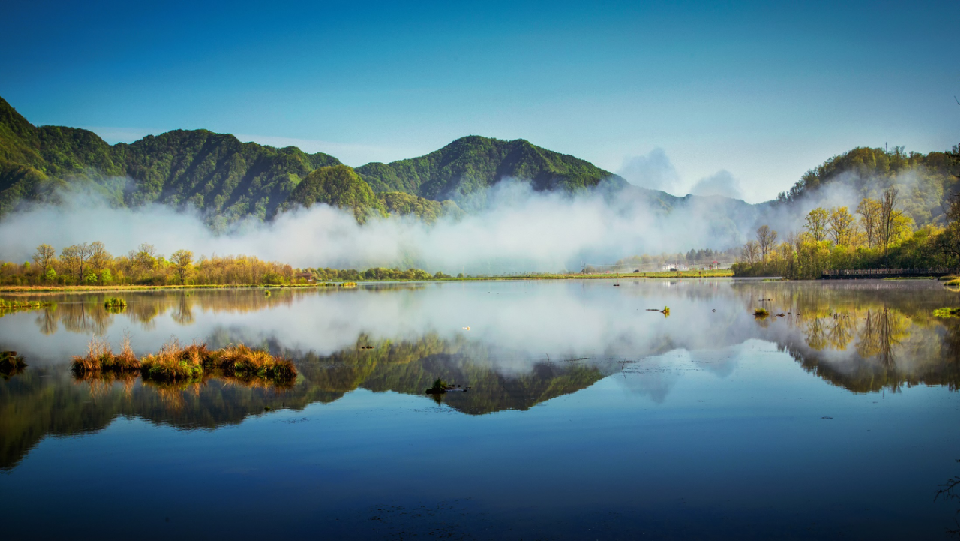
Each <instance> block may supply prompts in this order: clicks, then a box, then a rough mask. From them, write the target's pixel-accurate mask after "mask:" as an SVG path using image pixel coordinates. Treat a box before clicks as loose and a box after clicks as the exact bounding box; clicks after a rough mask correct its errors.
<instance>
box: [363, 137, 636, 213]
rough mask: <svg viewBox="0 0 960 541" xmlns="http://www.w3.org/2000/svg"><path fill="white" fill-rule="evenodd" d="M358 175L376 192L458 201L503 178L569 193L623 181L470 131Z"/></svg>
mask: <svg viewBox="0 0 960 541" xmlns="http://www.w3.org/2000/svg"><path fill="white" fill-rule="evenodd" d="M357 173H359V174H360V176H361V177H362V178H363V179H364V180H365V181H367V183H369V184H370V186H371V187H372V188H373V189H374V191H377V192H391V191H395V192H405V193H409V194H414V195H418V196H420V197H424V198H426V199H433V200H440V199H453V200H455V201H456V200H459V199H461V198H462V197H463V196H466V195H469V194H472V193H475V192H477V191H479V190H482V189H484V188H487V187H489V186H492V185H493V184H496V183H497V182H499V181H500V180H502V179H504V178H515V179H518V180H526V181H529V182H531V184H532V185H533V188H534V189H535V190H557V189H564V190H568V191H575V190H581V189H584V188H591V187H594V186H597V185H598V184H599V183H600V182H601V181H602V180H608V181H609V182H611V183H612V184H613V185H614V186H617V187H623V186H625V185H626V184H627V183H626V181H625V180H623V179H622V178H620V177H618V176H617V175H614V174H613V173H610V172H609V171H604V170H603V169H600V168H599V167H597V166H595V165H593V164H592V163H590V162H587V161H584V160H581V159H579V158H575V157H573V156H569V155H567V154H560V153H558V152H553V151H551V150H547V149H545V148H541V147H538V146H536V145H533V144H531V143H530V142H528V141H524V140H523V139H517V140H515V141H501V140H499V139H492V138H489V137H480V136H477V135H471V136H469V137H462V138H460V139H457V140H456V141H454V142H452V143H450V144H449V145H447V146H445V147H443V148H441V149H440V150H437V151H434V152H431V153H430V154H427V155H426V156H421V157H419V158H410V159H407V160H400V161H396V162H391V163H389V164H384V163H379V162H374V163H369V164H367V165H364V166H361V167H358V168H357Z"/></svg>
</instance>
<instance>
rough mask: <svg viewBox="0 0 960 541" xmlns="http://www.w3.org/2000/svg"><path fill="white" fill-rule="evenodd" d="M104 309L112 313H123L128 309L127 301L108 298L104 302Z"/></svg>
mask: <svg viewBox="0 0 960 541" xmlns="http://www.w3.org/2000/svg"><path fill="white" fill-rule="evenodd" d="M103 307H104V308H106V309H107V310H108V311H110V312H122V311H124V310H126V309H127V301H125V300H123V299H121V298H119V297H107V298H106V299H104V301H103Z"/></svg>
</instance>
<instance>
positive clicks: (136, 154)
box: [0, 98, 340, 222]
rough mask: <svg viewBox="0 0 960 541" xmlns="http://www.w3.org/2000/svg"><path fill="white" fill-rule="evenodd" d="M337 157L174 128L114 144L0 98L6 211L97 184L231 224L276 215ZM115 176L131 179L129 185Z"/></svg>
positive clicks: (124, 201) (128, 200) (0, 188)
mask: <svg viewBox="0 0 960 541" xmlns="http://www.w3.org/2000/svg"><path fill="white" fill-rule="evenodd" d="M339 163H340V162H339V160H337V159H336V158H334V157H333V156H330V155H327V154H323V153H316V154H307V153H305V152H303V151H301V150H300V149H298V148H296V147H287V148H282V149H278V148H273V147H269V146H262V145H258V144H255V143H241V142H240V141H239V140H238V139H237V138H236V137H234V136H232V135H224V134H216V133H213V132H210V131H207V130H194V131H184V130H176V131H172V132H167V133H164V134H161V135H158V136H152V135H151V136H147V137H145V138H143V139H141V140H139V141H136V142H134V143H132V144H122V143H121V144H117V145H113V146H111V145H108V144H107V143H106V142H104V141H103V140H102V139H100V137H98V136H97V135H96V134H95V133H93V132H90V131H87V130H81V129H75V128H63V127H57V126H42V127H39V128H38V127H35V126H33V125H32V124H30V123H29V122H28V121H27V120H26V119H25V118H23V116H21V115H20V114H19V113H17V112H16V110H14V109H13V107H11V106H10V105H9V104H8V103H7V102H6V101H3V99H2V98H0V215H2V214H3V213H6V212H9V211H10V210H12V209H13V208H14V207H15V205H17V204H18V203H19V202H20V201H21V200H44V199H45V198H46V197H48V196H50V194H52V193H53V192H54V191H55V189H56V188H63V187H70V188H73V189H92V190H94V191H95V192H100V193H102V194H103V195H106V196H107V197H108V198H109V199H111V200H113V201H114V202H115V203H116V204H119V205H126V206H137V205H142V204H145V203H162V204H168V205H173V206H177V207H181V206H185V205H192V206H193V207H195V208H197V209H199V210H201V211H203V212H205V213H206V214H207V215H208V216H217V219H218V220H220V221H225V222H229V221H232V220H235V219H238V218H242V217H245V216H249V215H255V216H258V217H260V218H261V219H265V218H269V217H271V216H272V215H274V214H275V213H276V211H277V209H278V207H279V206H280V204H281V203H283V202H284V201H285V200H286V199H287V197H288V196H289V194H290V193H291V192H292V191H293V189H294V188H295V187H296V186H297V184H299V182H300V180H301V179H302V178H303V177H305V176H307V175H308V174H309V173H310V172H311V171H313V170H314V169H317V168H318V167H324V166H330V165H337V164H339ZM111 177H129V178H130V179H132V180H133V181H134V182H133V183H132V185H128V184H127V183H124V182H117V181H116V180H115V178H111Z"/></svg>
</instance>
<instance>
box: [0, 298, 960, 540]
mask: <svg viewBox="0 0 960 541" xmlns="http://www.w3.org/2000/svg"><path fill="white" fill-rule="evenodd" d="M620 284H621V285H620V287H613V282H610V281H584V282H580V281H563V282H560V281H557V282H486V283H479V282H478V283H444V284H434V283H428V284H408V285H395V286H390V285H378V286H369V287H361V288H359V289H357V290H341V291H302V290H297V291H293V290H274V291H273V293H272V294H271V295H270V296H266V295H264V293H263V291H258V290H222V291H191V292H188V293H184V292H159V293H158V292H138V293H124V294H121V295H120V296H122V297H123V298H124V299H125V300H126V301H127V303H128V307H127V309H126V310H125V311H124V312H123V313H119V314H111V313H108V312H107V311H105V310H104V309H103V296H102V295H58V296H52V297H45V298H47V299H53V300H55V301H56V304H55V306H52V307H50V308H48V309H44V310H39V311H31V312H18V313H13V314H8V315H6V316H4V317H2V318H0V348H2V349H4V350H16V351H17V352H19V353H20V354H21V355H23V356H24V357H25V359H26V361H27V363H28V367H27V368H26V370H25V371H23V372H22V373H19V374H5V375H3V378H0V494H2V495H3V501H4V522H3V530H2V531H3V534H2V535H3V537H4V538H6V539H31V538H54V537H60V538H71V539H86V538H98V539H101V538H117V537H128V536H134V535H135V536H137V537H139V538H146V539H166V538H186V539H193V538H226V537H228V536H229V537H235V538H275V537H281V536H282V537H284V538H288V539H318V538H323V539H331V538H353V539H368V538H392V539H443V538H452V539H635V538H638V537H646V538H654V539H655V538H677V539H685V538H702V539H714V538H718V539H724V538H730V539H768V538H782V539H824V538H842V539H903V538H913V539H949V538H951V537H954V538H956V537H957V534H956V533H952V531H953V530H958V529H960V525H958V523H957V519H960V515H958V514H957V512H958V510H960V499H957V498H953V497H952V496H953V493H952V492H946V493H942V494H940V495H939V497H938V491H941V490H944V489H945V487H946V486H948V483H949V482H950V481H951V479H954V478H956V477H957V476H960V463H958V462H957V459H960V431H958V430H957V427H958V426H960V396H958V393H957V392H956V390H957V386H958V383H960V320H958V319H937V318H933V317H932V314H931V312H932V311H933V309H934V308H939V307H945V306H951V307H953V306H960V297H958V296H957V294H955V293H952V292H950V291H946V290H944V289H943V288H942V287H941V286H940V285H939V284H937V283H936V282H930V281H902V282H871V281H857V282H838V283H777V282H759V281H742V282H741V281H731V280H716V281H708V280H704V281H682V282H679V281H655V280H646V281H627V280H624V281H621V282H620ZM767 299H769V300H767ZM664 306H669V307H670V314H669V316H668V317H665V316H664V315H663V314H661V313H659V312H654V311H648V310H647V309H650V308H657V309H662V308H663V307H664ZM761 306H765V307H767V308H768V309H769V310H770V311H771V312H772V313H773V314H774V315H773V316H771V317H769V318H767V319H764V320H757V319H755V318H754V316H753V311H754V309H755V308H759V307H761ZM776 314H783V316H782V317H777V316H776ZM124 334H127V335H129V336H130V338H131V341H132V344H133V347H134V349H135V350H136V351H137V353H146V352H153V351H156V350H157V349H159V347H160V346H161V345H162V344H163V343H164V342H166V341H168V340H170V339H171V337H176V338H177V339H179V340H180V341H181V342H191V341H194V340H197V341H202V342H206V343H207V344H208V345H210V346H213V347H221V346H224V345H227V344H230V343H237V342H243V343H246V344H248V345H256V346H261V347H265V348H269V349H270V350H271V351H272V352H273V353H277V354H283V355H285V356H287V357H289V358H291V359H293V360H294V361H295V363H296V364H297V367H298V370H299V372H300V373H299V376H298V377H297V380H296V383H294V384H292V385H290V386H288V387H284V388H278V387H275V386H271V385H263V384H260V385H251V384H250V382H243V381H237V380H224V379H217V378H211V379H208V380H206V381H204V382H202V383H195V384H189V385H179V386H158V385H155V384H151V383H149V382H148V383H144V382H143V381H142V380H140V378H138V377H131V378H125V379H124V378H121V379H113V380H104V379H94V380H77V379H75V378H74V376H73V375H72V373H71V372H70V369H69V359H70V357H71V356H72V355H77V354H82V353H84V352H85V350H86V347H87V343H88V342H89V341H90V339H91V337H94V336H98V337H102V338H105V339H107V340H109V341H111V342H112V343H113V344H114V346H115V347H116V346H118V345H119V343H120V340H121V339H122V337H123V335H124ZM436 378H443V379H444V380H446V381H448V382H453V383H457V384H461V385H464V386H469V387H470V390H469V391H468V392H465V393H448V394H447V395H445V396H443V397H439V398H438V399H436V400H435V399H434V398H433V397H431V396H428V395H425V394H424V392H423V391H424V390H425V389H426V388H427V387H429V386H430V384H431V383H432V382H433V380H434V379H436ZM956 492H957V494H958V495H960V487H958V488H957V491H956Z"/></svg>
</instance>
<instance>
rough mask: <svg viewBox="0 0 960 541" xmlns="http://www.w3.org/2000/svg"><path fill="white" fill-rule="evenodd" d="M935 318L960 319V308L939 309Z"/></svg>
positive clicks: (935, 311) (935, 312)
mask: <svg viewBox="0 0 960 541" xmlns="http://www.w3.org/2000/svg"><path fill="white" fill-rule="evenodd" d="M933 317H960V308H937V309H936V310H934V311H933Z"/></svg>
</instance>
